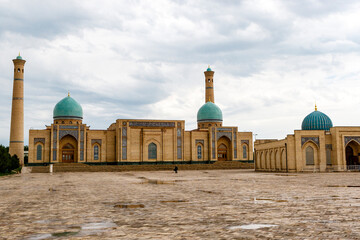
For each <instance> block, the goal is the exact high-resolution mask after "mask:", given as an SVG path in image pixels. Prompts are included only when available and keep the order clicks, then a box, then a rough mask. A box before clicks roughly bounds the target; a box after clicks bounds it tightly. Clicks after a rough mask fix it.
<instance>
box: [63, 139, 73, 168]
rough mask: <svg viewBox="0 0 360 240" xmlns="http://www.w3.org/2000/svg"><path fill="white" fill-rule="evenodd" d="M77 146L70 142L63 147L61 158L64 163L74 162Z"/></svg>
mask: <svg viewBox="0 0 360 240" xmlns="http://www.w3.org/2000/svg"><path fill="white" fill-rule="evenodd" d="M74 157H75V148H74V146H73V145H71V144H70V143H68V144H66V145H65V146H64V147H63V148H62V149H61V160H62V162H64V163H72V162H74V160H75V158H74Z"/></svg>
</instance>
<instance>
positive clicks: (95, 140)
mask: <svg viewBox="0 0 360 240" xmlns="http://www.w3.org/2000/svg"><path fill="white" fill-rule="evenodd" d="M95 143H98V144H100V145H101V143H102V140H101V139H91V145H93V144H95Z"/></svg>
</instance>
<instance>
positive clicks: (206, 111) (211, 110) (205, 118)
mask: <svg viewBox="0 0 360 240" xmlns="http://www.w3.org/2000/svg"><path fill="white" fill-rule="evenodd" d="M197 120H198V122H222V120H223V117H222V112H221V109H220V108H219V107H218V106H216V104H215V103H212V102H207V103H205V104H204V105H202V107H201V108H200V109H199V111H198V113H197Z"/></svg>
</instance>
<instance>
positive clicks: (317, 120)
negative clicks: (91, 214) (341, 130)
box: [301, 110, 333, 131]
mask: <svg viewBox="0 0 360 240" xmlns="http://www.w3.org/2000/svg"><path fill="white" fill-rule="evenodd" d="M332 127H333V124H332V122H331V119H330V118H329V117H328V116H327V115H326V114H325V113H322V112H320V111H317V110H315V111H313V112H312V113H310V114H309V115H307V116H306V117H305V118H304V120H303V122H302V125H301V130H326V131H329V130H330V128H332Z"/></svg>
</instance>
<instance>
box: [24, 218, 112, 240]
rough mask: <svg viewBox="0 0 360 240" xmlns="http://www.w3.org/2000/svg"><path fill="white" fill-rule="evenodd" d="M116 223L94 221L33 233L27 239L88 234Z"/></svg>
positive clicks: (99, 231) (98, 231) (109, 227)
mask: <svg viewBox="0 0 360 240" xmlns="http://www.w3.org/2000/svg"><path fill="white" fill-rule="evenodd" d="M116 227H117V225H116V224H115V223H114V222H111V221H108V222H94V223H85V224H83V225H81V226H76V227H72V228H76V230H73V231H63V232H54V233H41V234H36V235H33V236H31V237H29V238H27V240H42V239H53V238H60V237H72V236H88V235H94V234H98V233H101V232H105V231H108V230H109V229H114V228H116Z"/></svg>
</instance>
